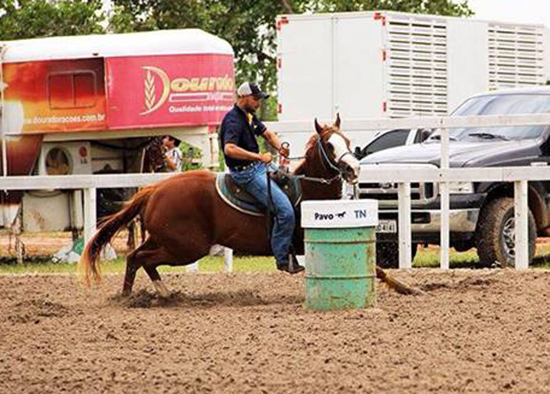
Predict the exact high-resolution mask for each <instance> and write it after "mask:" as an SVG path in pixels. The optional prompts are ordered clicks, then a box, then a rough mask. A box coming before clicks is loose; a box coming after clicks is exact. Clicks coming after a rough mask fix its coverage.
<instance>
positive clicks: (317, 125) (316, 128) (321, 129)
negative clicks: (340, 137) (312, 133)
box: [315, 118, 323, 134]
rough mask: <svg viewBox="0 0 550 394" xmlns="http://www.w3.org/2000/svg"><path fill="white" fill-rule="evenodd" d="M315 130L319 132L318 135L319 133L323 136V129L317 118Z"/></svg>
mask: <svg viewBox="0 0 550 394" xmlns="http://www.w3.org/2000/svg"><path fill="white" fill-rule="evenodd" d="M315 130H317V133H319V134H321V133H322V132H323V128H322V127H321V125H320V124H319V122H317V118H315Z"/></svg>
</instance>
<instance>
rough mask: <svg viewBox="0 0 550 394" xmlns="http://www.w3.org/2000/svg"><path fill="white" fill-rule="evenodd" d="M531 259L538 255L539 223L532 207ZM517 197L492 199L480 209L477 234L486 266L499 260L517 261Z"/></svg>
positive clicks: (509, 263) (506, 263) (511, 263)
mask: <svg viewBox="0 0 550 394" xmlns="http://www.w3.org/2000/svg"><path fill="white" fill-rule="evenodd" d="M528 226H529V262H531V261H532V260H533V256H534V255H535V242H536V238H537V226H536V224H535V218H534V217H533V214H532V213H531V211H529V224H528ZM514 229H515V221H514V199H513V198H509V197H504V198H498V199H496V200H493V201H491V202H489V203H488V204H487V205H486V206H485V207H484V208H483V209H482V210H481V213H480V217H479V222H478V226H477V234H476V247H477V254H478V256H479V261H480V263H481V265H483V266H484V267H492V266H493V265H494V264H496V263H498V264H500V265H501V266H503V267H513V266H514V264H515V258H514V257H515V253H514V246H515V233H514Z"/></svg>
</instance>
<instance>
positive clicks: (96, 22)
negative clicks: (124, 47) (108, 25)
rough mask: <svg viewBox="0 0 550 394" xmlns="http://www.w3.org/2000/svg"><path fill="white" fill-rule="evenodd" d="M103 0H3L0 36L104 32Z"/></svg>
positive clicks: (17, 36)
mask: <svg viewBox="0 0 550 394" xmlns="http://www.w3.org/2000/svg"><path fill="white" fill-rule="evenodd" d="M101 6H102V4H101V1H100V0H89V1H80V0H77V1H47V0H0V40H16V39H22V38H35V37H50V36H70V35H79V34H94V33H104V29H103V27H102V26H101V22H103V21H105V15H103V13H102V12H101Z"/></svg>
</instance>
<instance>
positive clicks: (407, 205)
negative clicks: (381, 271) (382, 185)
mask: <svg viewBox="0 0 550 394" xmlns="http://www.w3.org/2000/svg"><path fill="white" fill-rule="evenodd" d="M398 193H399V194H398V199H399V212H398V215H399V223H398V225H397V226H398V229H399V230H398V231H399V268H412V254H411V238H412V237H411V183H410V182H403V183H399V190H398Z"/></svg>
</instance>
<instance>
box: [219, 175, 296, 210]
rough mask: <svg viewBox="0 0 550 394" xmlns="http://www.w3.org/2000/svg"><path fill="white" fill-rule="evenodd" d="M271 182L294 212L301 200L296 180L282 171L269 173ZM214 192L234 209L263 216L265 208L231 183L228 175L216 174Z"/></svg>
mask: <svg viewBox="0 0 550 394" xmlns="http://www.w3.org/2000/svg"><path fill="white" fill-rule="evenodd" d="M269 175H270V178H271V181H272V182H275V183H276V184H277V185H279V187H280V188H281V190H282V191H283V192H284V193H285V194H286V195H287V197H288V198H289V200H290V202H291V203H292V206H293V207H294V209H295V210H296V209H297V208H298V206H299V204H300V202H301V200H302V188H301V186H300V182H299V180H298V178H297V177H296V176H294V175H292V174H288V173H285V172H283V171H275V172H270V173H269ZM216 190H217V192H218V194H219V196H220V197H221V199H222V200H223V201H225V202H226V203H227V204H228V205H230V206H231V207H233V208H234V209H236V210H238V211H240V212H243V213H246V214H249V215H253V216H264V215H265V214H266V210H267V209H266V208H265V207H263V206H262V205H261V204H260V203H258V202H257V201H256V199H255V198H254V197H253V196H252V195H250V194H248V193H247V192H246V191H245V190H244V189H243V188H241V187H240V186H239V185H237V184H236V183H235V182H233V178H232V177H231V175H230V174H226V173H218V174H217V176H216Z"/></svg>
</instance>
